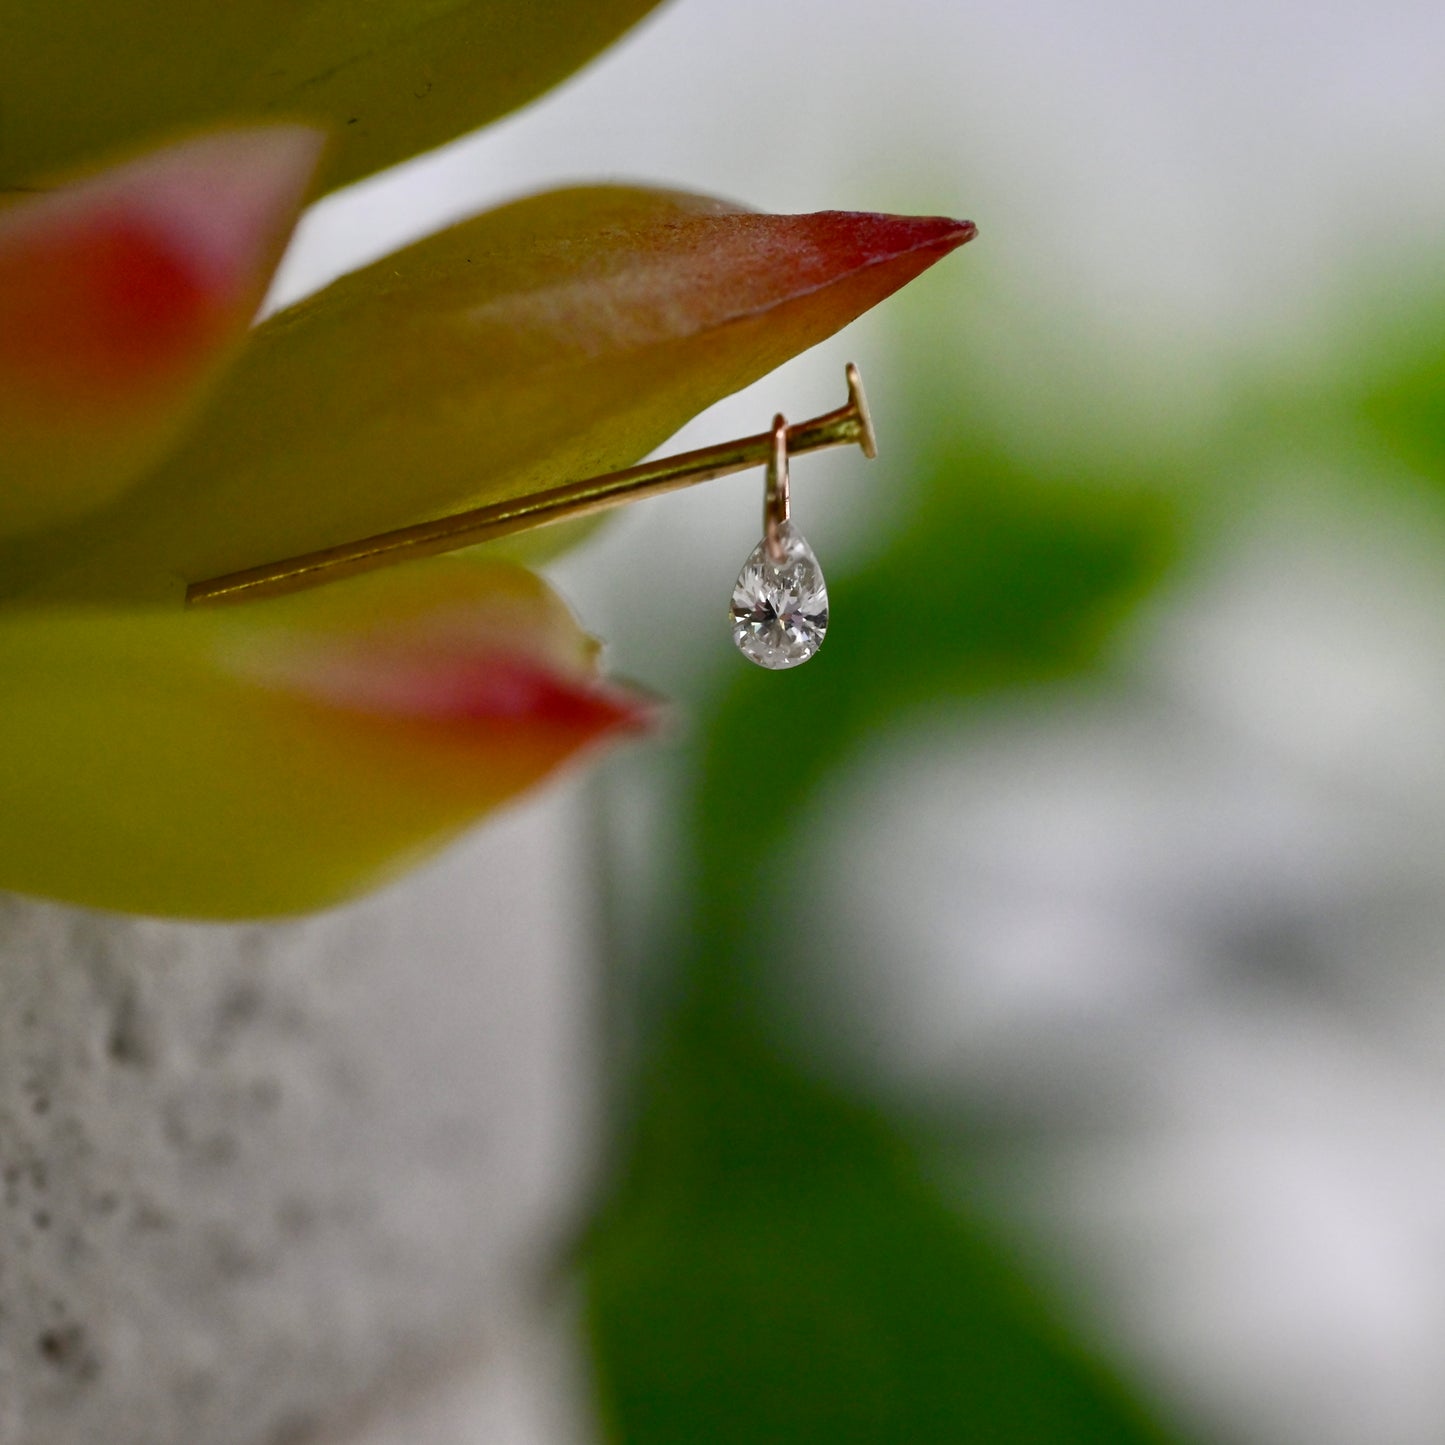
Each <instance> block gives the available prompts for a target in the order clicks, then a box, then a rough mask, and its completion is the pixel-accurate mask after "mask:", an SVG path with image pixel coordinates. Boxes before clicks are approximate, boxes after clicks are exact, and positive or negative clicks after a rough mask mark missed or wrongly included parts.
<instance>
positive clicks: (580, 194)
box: [5, 186, 973, 601]
mask: <svg viewBox="0 0 1445 1445" xmlns="http://www.w3.org/2000/svg"><path fill="white" fill-rule="evenodd" d="M972 235H973V227H972V226H971V225H969V224H968V223H967V222H959V221H950V220H946V219H943V218H938V217H926V218H910V217H895V216H877V215H868V214H861V213H851V212H822V213H819V214H816V215H804V216H768V215H758V214H755V213H752V212H748V211H743V210H740V209H737V208H735V207H732V206H729V205H725V204H723V203H721V202H718V201H714V200H710V199H706V198H702V197H697V196H691V195H685V194H680V193H675V192H665V191H654V190H645V189H637V188H621V187H610V186H598V187H589V188H579V189H572V190H564V191H554V192H550V193H547V194H543V195H539V196H534V197H531V198H529V199H527V200H523V201H519V202H517V203H515V204H513V205H510V206H507V207H504V208H502V209H500V210H497V211H493V212H490V213H488V214H486V215H483V216H480V217H478V218H476V219H475V220H472V221H469V222H466V223H464V224H462V225H459V226H455V227H453V228H452V229H450V230H448V231H444V232H442V233H440V234H439V235H435V236H432V237H430V238H428V239H427V240H424V241H422V242H420V243H418V244H417V245H414V246H412V247H410V248H408V249H407V250H405V251H401V252H399V253H397V254H395V255H393V256H390V257H388V258H387V259H386V260H385V261H383V262H379V263H377V264H376V265H374V266H370V267H368V268H366V269H365V270H362V271H358V272H355V273H353V274H352V275H350V276H346V277H343V278H342V279H341V280H340V281H338V282H336V283H335V284H334V285H332V286H331V287H329V288H328V289H327V290H325V291H323V292H321V293H319V294H318V295H316V296H314V297H311V298H309V299H308V300H306V301H304V302H302V303H301V304H299V305H297V306H295V307H293V308H291V309H290V310H289V311H286V312H283V313H281V314H280V315H278V316H275V317H273V318H271V319H270V320H269V321H267V322H266V323H265V324H264V325H262V326H261V327H260V328H259V330H258V331H257V333H256V335H255V336H254V338H253V340H252V342H251V345H250V346H249V347H248V349H247V351H246V353H245V355H244V356H243V357H242V358H241V360H240V361H239V363H238V364H237V366H236V367H235V368H234V369H233V370H232V371H231V372H230V374H229V375H228V376H227V378H226V380H225V382H224V384H223V386H222V387H221V388H220V389H219V390H218V392H217V394H216V395H215V397H214V399H213V402H212V404H211V406H210V407H209V409H208V410H207V412H206V413H205V415H204V416H203V417H202V418H201V419H200V420H199V422H198V423H197V425H196V426H195V427H194V428H193V429H192V431H191V432H190V434H189V435H188V437H187V439H186V440H185V442H184V444H183V445H182V447H181V449H180V450H179V451H178V452H177V453H176V454H175V455H174V456H173V457H172V458H170V459H169V460H168V461H167V462H166V463H165V464H163V466H162V467H161V468H160V469H159V471H158V472H157V473H156V475H155V476H154V477H152V478H151V479H149V480H148V481H147V482H146V483H145V484H144V485H143V486H141V487H139V488H137V489H136V490H135V491H133V492H132V493H131V494H130V495H128V496H127V497H126V498H124V499H122V501H121V502H120V503H119V504H118V505H117V506H116V507H114V508H112V509H111V510H110V511H108V512H107V513H106V514H105V515H104V516H103V517H98V518H95V519H93V520H92V521H90V522H83V523H82V524H80V525H79V526H78V527H76V528H73V529H70V530H68V531H62V532H59V533H57V534H55V535H54V537H53V538H51V539H48V540H47V541H46V544H45V546H44V547H35V548H31V549H30V550H29V553H28V555H27V556H25V557H15V558H13V559H11V560H9V561H7V562H6V564H5V570H6V571H7V572H8V573H9V574H10V575H11V576H12V577H14V578H17V579H22V584H23V587H24V589H25V590H27V591H28V592H29V594H30V595H32V596H44V597H48V598H57V597H66V598H83V599H90V600H95V599H102V598H104V599H111V600H115V599H125V600H128V601H135V600H144V601H160V600H163V599H171V600H175V599H177V598H178V597H179V594H180V590H181V587H182V584H183V581H186V580H190V581H194V580H197V579H200V578H203V577H207V576H213V575H215V574H218V573H223V572H228V571H232V570H235V569H238V568H241V567H246V566H253V565H256V564H259V563H262V562H266V561H271V560H274V559H276V558H279V557H283V556H288V555H292V554H295V553H299V552H306V551H310V550H312V549H315V548H318V547H324V546H327V545H330V544H333V543H337V542H343V541H346V540H349V539H352V538H355V537H360V536H364V535H368V534H370V533H373V532H377V531H382V530H385V529H387V528H391V527H397V526H404V525H406V524H408V523H412V522H416V521H420V520H423V519H425V518H427V517H431V516H435V515H438V514H440V513H444V512H446V511H449V510H451V509H454V508H458V507H462V506H469V505H480V504H482V503H487V502H495V501H501V500H506V499H508V498H511V497H515V496H518V495H521V494H523V493H526V492H529V491H532V490H535V489H537V488H539V487H547V486H553V485H556V484H558V483H560V482H563V481H566V480H569V479H572V478H575V477H580V476H586V475H589V474H591V473H594V472H599V471H605V470H609V469H611V468H614V467H620V466H626V465H628V464H630V463H631V462H634V461H636V460H637V459H638V458H639V457H641V456H643V455H645V454H646V453H647V452H649V451H651V450H652V449H653V448H654V447H656V446H657V445H658V444H659V443H661V442H662V441H663V440H665V439H666V437H667V436H669V435H670V434H671V433H672V432H673V431H675V430H676V429H677V428H678V427H679V426H680V425H681V424H682V423H683V422H684V421H686V420H687V419H688V418H690V417H691V416H693V415H694V414H696V413H697V412H698V411H700V410H702V409H703V408H704V407H705V406H707V405H709V404H710V403H712V402H713V401H715V400H717V399H718V398H719V397H721V396H724V395H726V394H727V393H729V392H732V391H735V390H737V389H738V388H739V387H741V386H744V385H745V384H747V383H748V382H750V381H752V380H754V379H755V378H757V377H759V376H761V375H763V374H765V373H766V372H768V371H770V370H772V369H773V368H774V367H775V366H777V365H779V364H780V363H781V362H783V361H785V360H786V359H787V358H788V357H790V356H793V355H795V354H796V353H798V352H800V351H803V350H806V349H807V348H808V347H810V346H812V345H813V344H814V343H815V342H817V341H820V340H822V339H823V338H824V337H826V336H828V335H829V334H831V333H832V332H834V331H836V330H837V329H838V328H840V327H841V326H843V325H844V324H846V323H847V322H849V321H851V320H852V319H853V318H854V317H855V316H857V315H858V314H859V313H860V312H862V311H865V310H866V309H867V308H868V307H870V306H872V305H873V304H874V303H875V302H877V301H879V300H881V299H882V298H883V297H885V296H887V295H888V294H889V293H891V292H892V291H894V290H896V289H897V288H898V287H899V286H901V285H903V284H904V283H905V282H906V281H908V280H910V279H911V278H912V277H914V276H916V275H917V274H918V273H919V272H921V271H923V270H924V269H926V268H927V267H928V266H930V265H932V264H933V262H934V261H936V260H938V259H939V258H940V257H941V256H943V255H944V254H946V253H947V252H948V251H951V250H952V249H953V248H954V247H956V246H958V245H960V244H961V243H963V242H964V241H966V240H968V239H969V238H970V237H971V236H972ZM27 568H28V576H27Z"/></svg>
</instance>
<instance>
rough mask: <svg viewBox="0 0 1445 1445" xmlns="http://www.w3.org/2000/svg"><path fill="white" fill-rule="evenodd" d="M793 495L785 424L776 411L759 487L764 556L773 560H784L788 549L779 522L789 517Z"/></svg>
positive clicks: (789, 519)
mask: <svg viewBox="0 0 1445 1445" xmlns="http://www.w3.org/2000/svg"><path fill="white" fill-rule="evenodd" d="M792 516H793V498H792V492H791V490H790V483H789V480H788V423H787V419H786V418H785V417H784V416H783V414H782V412H779V413H778V414H777V416H775V417H774V418H773V449H772V452H771V453H770V454H769V456H768V472H767V480H766V482H765V483H764V490H763V536H764V537H765V538H766V539H767V543H768V556H769V557H771V558H772V559H773V561H774V562H779V563H781V562H786V561H787V560H788V549H787V547H786V546H784V545H783V533H782V529H783V525H784V524H785V523H787V522H789V521H791V520H792Z"/></svg>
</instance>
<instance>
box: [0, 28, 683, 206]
mask: <svg viewBox="0 0 1445 1445" xmlns="http://www.w3.org/2000/svg"><path fill="white" fill-rule="evenodd" d="M656 3H657V0H226V3H225V4H223V5H212V6H207V7H205V8H204V10H203V11H200V12H198V11H197V10H196V7H195V6H194V5H190V4H186V3H184V0H146V3H144V4H137V3H135V0H44V3H43V4H37V3H35V0H0V36H3V37H4V43H3V44H0V96H3V97H4V125H3V126H0V190H3V189H5V188H7V187H12V186H18V185H24V184H28V183H30V182H32V181H33V179H34V177H36V176H37V175H40V174H41V173H43V172H46V171H50V170H54V169H57V168H60V167H64V166H71V165H75V164H77V163H80V162H83V161H84V160H85V159H87V158H88V157H90V156H92V155H94V154H97V153H100V152H104V151H108V150H111V149H114V148H116V147H127V146H132V145H135V144H138V143H144V142H145V141H147V140H150V139H153V138H156V137H159V136H162V135H164V134H166V133H168V132H172V131H176V130H182V129H189V128H192V127H198V126H203V125H210V124H215V123H218V122H223V121H229V120H235V119H243V120H244V119H246V118H254V117H257V116H274V117H276V118H278V119H282V120H288V121H290V120H300V121H307V122H312V123H316V124H321V125H325V126H327V127H328V128H330V129H331V130H333V131H334V132H335V134H336V137H337V143H336V146H335V148H334V150H333V152H332V153H331V155H330V156H329V158H328V165H327V171H326V177H325V184H326V186H327V188H328V189H330V188H332V187H335V186H341V185H345V184H347V183H348V182H350V181H354V180H357V179H358V178H360V177H361V176H365V175H370V174H371V173H372V172H373V171H377V170H380V169H382V168H383V167H385V166H390V165H395V164H396V163H397V162H399V161H403V160H406V159H407V158H408V157H410V156H413V155H416V154H417V153H418V152H420V151H423V150H429V149H430V148H432V147H433V146H438V145H441V144H442V143H443V142H445V141H449V140H453V139H455V138H456V137H457V136H459V135H463V134H465V133H466V132H467V131H470V130H474V129H476V128H477V127H478V126H482V125H485V124H486V123H487V122H488V121H491V120H495V119H496V118H497V117H498V116H500V115H504V114H506V112H507V111H509V110H513V109H515V108H516V107H517V106H519V105H523V104H525V103H526V102H527V101H529V100H532V99H533V98H534V97H536V96H538V95H540V94H541V93H542V92H543V91H544V90H547V89H549V88H550V87H551V86H553V85H556V84H557V83H558V81H560V80H563V79H564V78H565V77H566V76H568V75H569V74H571V72H572V71H574V70H576V69H577V68H578V67H579V66H582V65H584V64H585V63H586V62H587V61H588V60H590V59H591V58H592V57H593V56H594V55H596V54H597V52H598V51H600V50H603V49H605V48H606V47H607V46H608V45H610V44H611V43H612V42H613V41H614V40H615V39H617V37H618V36H619V35H621V34H622V33H623V32H624V31H625V30H627V29H628V27H629V26H631V25H632V24H633V23H634V22H636V21H637V20H638V19H640V18H641V17H642V16H643V15H645V14H646V13H647V12H648V11H649V10H650V9H652V8H653V7H654V6H655V5H656Z"/></svg>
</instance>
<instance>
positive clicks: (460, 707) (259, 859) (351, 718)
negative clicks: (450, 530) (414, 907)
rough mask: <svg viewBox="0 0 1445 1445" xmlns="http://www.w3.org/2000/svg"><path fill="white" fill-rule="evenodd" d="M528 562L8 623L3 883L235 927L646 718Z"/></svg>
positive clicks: (467, 819) (394, 850)
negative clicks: (214, 606)
mask: <svg viewBox="0 0 1445 1445" xmlns="http://www.w3.org/2000/svg"><path fill="white" fill-rule="evenodd" d="M596 650H597V649H596V645H595V644H594V643H593V642H592V640H591V639H590V638H588V637H587V636H586V635H585V634H583V633H582V632H581V631H580V630H579V629H578V627H577V625H576V623H575V622H574V621H573V620H572V617H571V615H570V614H569V613H568V611H567V609H566V608H565V607H564V606H563V605H562V603H561V602H560V601H559V600H558V599H557V598H556V596H555V595H554V594H552V593H551V592H550V591H549V590H548V589H547V588H546V586H545V585H544V584H543V583H541V582H540V581H538V580H537V578H535V577H533V576H532V575H531V574H530V573H527V572H523V571H522V570H521V569H519V568H514V567H507V566H493V567H488V568H483V567H473V566H463V565H460V564H457V563H454V562H447V561H434V562H430V563H427V564H419V565H417V566H415V567H409V568H405V569H399V570H397V571H396V572H392V573H385V574H379V575H377V576H373V577H365V578H359V579H355V580H353V581H351V582H347V583H341V584H338V585H337V586H335V587H331V588H324V589H320V590H318V591H316V592H310V593H307V594H305V595H304V596H299V597H289V598H283V599H279V600H276V601H272V602H263V603H257V604H253V605H252V606H249V607H244V608H230V609H224V610H215V611H210V612H193V613H186V612H182V611H180V610H178V609H168V610H166V611H163V612H161V611H129V612H110V611H105V612H59V613H53V612H49V611H46V610H43V609H40V610H35V611H31V612H20V613H10V614H8V615H6V616H4V617H3V618H0V752H3V754H4V756H5V757H6V758H8V759H10V760H11V764H10V766H7V767H6V768H5V769H4V770H3V771H0V817H3V818H4V820H5V826H4V827H3V828H0V888H5V889H10V890H13V891H17V892H23V893H34V894H40V895H43V896H45V897H50V898H60V899H64V900H67V901H69V902H73V903H82V904H87V905H90V906H95V907H103V908H114V909H122V910H125V911H130V912H140V913H156V914H169V915H180V916H188V917H203V918H243V917H258V916H262V915H270V914H281V913H293V912H300V911H304V910H308V909H313V908H319V907H323V906H325V905H328V904H331V903H334V902H336V901H338V900H340V899H343V898H346V897H349V896H351V895H353V894H355V893H359V892H361V891H362V890H364V889H366V888H370V887H373V886H375V885H376V884H377V883H379V882H382V881H385V880H386V879H387V878H389V877H391V876H392V875H394V874H396V873H399V872H400V871H402V870H403V869H404V868H407V867H410V866H412V865H414V864H415V863H416V862H417V861H419V859H421V858H422V857H424V856H426V854H428V853H430V852H431V851H433V850H434V849H436V848H438V847H440V846H441V845H442V844H443V843H445V842H446V841H447V840H449V839H450V838H452V837H454V836H455V835H456V834H457V833H459V832H460V831H462V830H463V829H464V828H465V827H467V826H468V825H469V824H470V823H472V822H473V821H474V820H475V819H476V818H478V817H479V816H481V815H482V814H483V813H485V812H487V811H488V810H489V809H490V808H493V807H495V806H497V805H498V804H499V803H502V802H504V801H506V800H507V799H509V798H511V797H512V796H514V795H515V794H516V793H518V792H519V791H521V790H522V789H524V788H526V787H528V786H530V785H531V784H533V783H535V782H536V781H538V780H539V779H540V778H542V777H544V776H545V775H546V774H547V773H549V772H550V771H551V770H552V769H554V768H555V767H557V766H558V765H559V764H561V763H563V762H565V761H566V760H568V759H569V758H572V757H573V756H575V755H576V754H577V752H578V751H579V749H582V748H585V747H587V746H589V745H592V744H595V743H596V742H597V741H598V740H599V739H602V738H606V737H609V736H613V735H615V734H617V733H618V732H619V731H626V730H629V729H635V728H636V727H638V726H640V725H641V724H642V723H643V722H644V721H645V720H646V717H647V714H648V711H649V710H648V708H647V707H646V705H644V704H643V703H641V702H639V701H638V700H636V699H634V698H631V697H629V696H628V695H627V694H625V693H623V692H621V691H619V690H616V689H609V688H606V687H604V686H602V685H601V684H599V682H598V681H597V679H596V677H595V675H594V668H595V658H596Z"/></svg>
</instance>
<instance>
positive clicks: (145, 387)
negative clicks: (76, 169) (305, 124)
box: [0, 126, 321, 533]
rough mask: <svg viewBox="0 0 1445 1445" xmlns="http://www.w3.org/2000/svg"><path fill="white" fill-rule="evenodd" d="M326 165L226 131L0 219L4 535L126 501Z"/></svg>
mask: <svg viewBox="0 0 1445 1445" xmlns="http://www.w3.org/2000/svg"><path fill="white" fill-rule="evenodd" d="M320 147H321V136H320V135H319V134H318V133H317V132H315V131H311V130H305V129H302V128H300V127H297V126H265V127H259V128H252V129H249V130H235V131H220V132H216V133H214V134H210V135H205V136H200V137H197V138H194V139H192V140H190V141H187V142H184V143H182V144H179V145H172V146H168V147H166V148H165V149H163V150H159V151H155V152H152V153H151V154H149V155H146V156H143V157H141V158H140V159H138V160H134V161H131V162H130V163H129V164H126V165H122V166H116V167H114V168H112V169H110V170H107V171H103V172H101V173H100V174H98V175H92V176H88V177H85V178H84V179H82V180H79V181H76V182H74V183H70V184H67V185H65V186H63V187H61V188H59V189H57V190H55V191H53V192H51V193H48V194H45V195H41V196H35V197H27V198H25V199H23V200H20V201H17V202H15V203H12V204H10V205H7V206H5V207H3V208H0V533H5V532H17V531H23V530H27V529H34V528H37V527H44V526H53V525H55V524H56V523H57V522H60V521H62V520H67V519H69V518H71V517H73V516H75V515H77V514H79V513H83V512H86V511H88V510H90V509H91V508H93V507H96V506H98V505H100V504H101V503H102V502H104V501H106V500H108V499H109V498H110V497H111V496H113V495H114V494H115V493H116V492H118V491H120V490H121V489H122V488H123V487H125V486H126V484H127V483H128V482H130V481H131V479H132V478H133V477H135V476H136V475H137V474H138V473H140V472H142V471H143V470H145V469H146V468H147V467H148V466H150V465H152V464H153V463H154V462H155V461H156V460H157V459H158V458H159V457H160V456H161V455H163V454H164V452H165V451H166V450H167V449H168V448H169V447H170V445H171V444H172V443H173V442H174V440H175V437H176V435H177V433H178V432H179V430H180V428H181V425H182V423H183V422H184V421H185V420H186V419H187V418H188V417H189V416H190V414H191V413H192V412H193V411H194V409H195V407H196V405H197V404H198V402H199V401H200V399H201V396H202V394H203V392H204V390H205V388H206V385H207V383H208V382H209V381H210V380H211V378H212V377H213V376H214V374H215V373H216V372H217V371H218V370H219V368H220V367H221V365H222V364H223V363H224V362H225V361H226V360H227V359H229V357H230V356H231V354H232V352H233V350H234V348H235V343H236V341H237V339H238V338H239V337H240V336H241V335H242V334H244V333H245V331H246V329H247V327H248V326H249V325H250V323H251V319H252V317H253V316H254V315H255V311H256V307H257V305H258V304H259V302H260V299H261V295H262V292H263V291H264V290H265V287H266V283H267V282H268V281H269V279H270V277H271V273H272V271H273V269H274V268H275V265H276V262H277V260H278V259H279V257H280V254H281V247H282V244H283V243H284V241H285V239H286V237H287V235H289V233H290V231H291V227H292V225H293V224H294V223H295V220H296V216H297V214H298V213H299V211H300V208H301V201H302V197H303V195H304V193H305V190H306V186H307V183H308V181H309V180H310V177H311V173H312V170H313V168H314V166H315V163H316V158H317V155H318V153H319V151H320Z"/></svg>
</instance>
